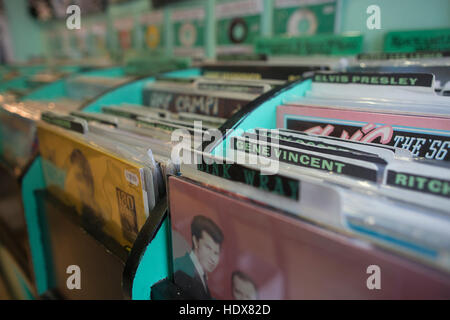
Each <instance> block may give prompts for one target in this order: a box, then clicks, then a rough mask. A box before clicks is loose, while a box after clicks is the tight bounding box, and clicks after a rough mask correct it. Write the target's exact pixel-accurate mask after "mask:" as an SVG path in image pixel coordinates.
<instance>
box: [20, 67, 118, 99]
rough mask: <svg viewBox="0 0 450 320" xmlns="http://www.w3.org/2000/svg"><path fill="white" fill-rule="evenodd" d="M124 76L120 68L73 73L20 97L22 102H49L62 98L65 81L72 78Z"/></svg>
mask: <svg viewBox="0 0 450 320" xmlns="http://www.w3.org/2000/svg"><path fill="white" fill-rule="evenodd" d="M124 75H125V72H124V69H123V68H122V67H111V68H104V69H95V70H90V71H85V72H75V73H72V74H70V75H69V76H68V77H67V78H64V79H60V80H56V81H55V82H52V83H49V84H46V85H44V86H41V87H39V88H37V89H36V90H33V91H32V92H30V93H29V94H27V95H25V96H24V97H22V100H51V99H61V98H64V97H65V96H66V95H67V94H66V80H67V79H70V78H71V77H74V76H87V77H109V78H116V77H122V76H124Z"/></svg>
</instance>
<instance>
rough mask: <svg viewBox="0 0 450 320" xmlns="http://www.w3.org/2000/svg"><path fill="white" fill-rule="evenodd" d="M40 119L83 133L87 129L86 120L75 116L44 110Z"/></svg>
mask: <svg viewBox="0 0 450 320" xmlns="http://www.w3.org/2000/svg"><path fill="white" fill-rule="evenodd" d="M41 119H42V120H43V121H45V122H48V123H51V124H53V125H55V126H58V127H61V128H64V129H67V130H71V131H75V132H78V133H83V134H84V133H86V132H87V131H88V124H87V122H86V120H84V119H79V118H75V117H73V116H68V115H60V114H56V113H54V112H51V111H45V112H43V113H42V115H41Z"/></svg>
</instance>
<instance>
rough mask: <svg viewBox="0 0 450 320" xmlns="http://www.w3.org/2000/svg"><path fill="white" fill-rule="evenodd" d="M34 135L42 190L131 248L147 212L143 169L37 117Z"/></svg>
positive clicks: (92, 225) (93, 225)
mask: <svg viewBox="0 0 450 320" xmlns="http://www.w3.org/2000/svg"><path fill="white" fill-rule="evenodd" d="M37 133H38V139H39V149H40V154H41V158H42V170H43V174H44V179H45V182H46V186H47V189H48V190H49V191H50V192H51V193H52V194H54V195H56V196H57V197H58V198H60V199H61V200H62V201H63V202H64V203H65V204H67V205H70V206H73V207H74V208H75V210H76V211H77V213H78V214H79V215H81V218H82V221H84V222H85V223H87V224H89V226H90V227H94V228H97V229H98V230H101V231H102V232H103V233H105V234H107V235H108V236H110V237H112V238H114V239H115V240H116V241H117V242H118V243H119V244H120V245H122V246H123V247H126V248H128V247H131V245H132V244H133V242H134V240H135V239H136V236H137V233H138V231H139V230H140V229H141V227H142V226H143V225H144V223H145V220H146V218H147V216H148V213H149V209H148V202H147V193H146V190H145V188H144V185H145V180H144V179H145V177H144V167H143V166H142V165H140V164H138V163H135V162H133V161H129V160H126V159H122V158H120V157H118V156H116V155H114V154H113V153H112V152H111V151H108V150H106V149H105V148H103V147H101V146H99V145H97V144H96V143H94V142H93V141H87V140H85V139H84V138H83V136H82V135H81V134H79V133H76V132H71V131H68V130H65V129H63V128H59V127H57V126H54V125H49V124H46V123H44V122H42V121H41V122H39V123H38V130H37Z"/></svg>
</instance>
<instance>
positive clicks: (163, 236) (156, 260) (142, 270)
mask: <svg viewBox="0 0 450 320" xmlns="http://www.w3.org/2000/svg"><path fill="white" fill-rule="evenodd" d="M169 234H170V224H169V222H168V218H167V217H166V218H165V220H164V222H163V223H162V225H161V227H160V229H159V230H158V233H157V234H156V236H155V238H154V239H153V240H152V241H151V242H150V244H149V245H148V246H147V248H146V250H145V252H144V254H143V256H142V259H141V261H140V263H139V266H138V268H137V270H136V274H135V276H134V281H133V288H132V299H133V300H150V294H151V286H152V285H153V284H155V283H156V282H158V281H160V280H162V279H165V278H167V277H169V276H170V264H171V254H170V251H169V250H170V248H171V246H170V243H169V240H168V239H170V236H169Z"/></svg>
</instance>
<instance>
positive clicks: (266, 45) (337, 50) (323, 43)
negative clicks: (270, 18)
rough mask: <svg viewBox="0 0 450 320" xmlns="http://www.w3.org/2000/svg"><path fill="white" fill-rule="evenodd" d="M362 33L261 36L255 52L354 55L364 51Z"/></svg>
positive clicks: (301, 54) (256, 43)
mask: <svg viewBox="0 0 450 320" xmlns="http://www.w3.org/2000/svg"><path fill="white" fill-rule="evenodd" d="M362 47H363V37H362V35H360V34H351V35H334V34H320V35H315V36H298V37H275V38H274V37H271V38H259V39H257V40H256V42H255V52H256V53H261V54H267V55H300V56H308V55H314V54H319V55H320V54H322V55H340V56H345V55H354V54H358V53H360V52H361V51H362Z"/></svg>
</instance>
